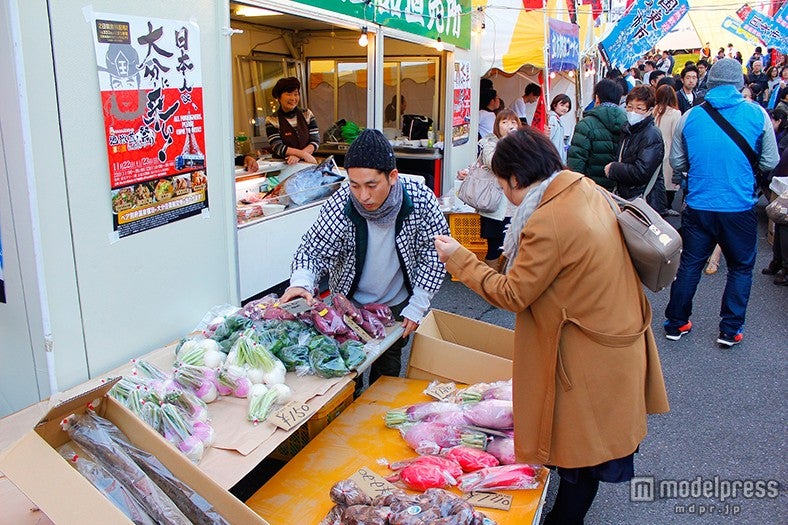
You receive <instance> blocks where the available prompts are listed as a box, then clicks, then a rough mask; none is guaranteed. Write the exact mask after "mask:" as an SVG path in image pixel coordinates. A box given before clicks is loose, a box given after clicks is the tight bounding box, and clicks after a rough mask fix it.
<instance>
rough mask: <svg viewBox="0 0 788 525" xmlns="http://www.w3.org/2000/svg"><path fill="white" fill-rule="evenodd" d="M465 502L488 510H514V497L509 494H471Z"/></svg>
mask: <svg viewBox="0 0 788 525" xmlns="http://www.w3.org/2000/svg"><path fill="white" fill-rule="evenodd" d="M465 501H467V502H468V503H470V504H471V505H473V506H474V507H484V508H486V509H500V510H506V511H508V510H510V509H511V508H512V497H511V496H510V495H509V494H501V493H500V492H471V493H470V494H469V495H468V496H467V497H466V498H465Z"/></svg>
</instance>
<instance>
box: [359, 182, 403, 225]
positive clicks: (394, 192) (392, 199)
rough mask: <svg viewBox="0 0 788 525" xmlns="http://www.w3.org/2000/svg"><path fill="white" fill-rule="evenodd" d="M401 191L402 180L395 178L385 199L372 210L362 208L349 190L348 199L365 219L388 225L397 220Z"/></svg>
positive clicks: (400, 205)
mask: <svg viewBox="0 0 788 525" xmlns="http://www.w3.org/2000/svg"><path fill="white" fill-rule="evenodd" d="M402 192H403V186H402V181H401V180H397V183H396V184H394V185H393V186H392V187H391V191H389V194H388V197H386V200H385V201H383V204H381V205H380V208H378V209H377V210H372V211H369V210H367V209H366V208H364V206H363V205H362V204H361V203H360V202H359V201H358V199H356V196H355V195H353V192H352V191H351V192H350V200H351V202H352V203H353V207H355V208H356V211H357V212H358V214H359V215H361V216H362V217H364V218H365V219H366V220H368V221H371V222H374V223H375V224H377V225H378V226H390V225H392V224H394V221H396V220H397V214H398V213H399V210H400V208H401V207H402Z"/></svg>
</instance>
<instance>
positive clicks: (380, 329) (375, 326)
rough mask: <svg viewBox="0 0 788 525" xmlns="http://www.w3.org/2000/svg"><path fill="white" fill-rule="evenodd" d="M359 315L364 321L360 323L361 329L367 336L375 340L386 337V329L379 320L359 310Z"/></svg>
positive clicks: (371, 314) (373, 315) (369, 313)
mask: <svg viewBox="0 0 788 525" xmlns="http://www.w3.org/2000/svg"><path fill="white" fill-rule="evenodd" d="M361 315H362V317H363V318H364V321H363V322H362V323H361V328H363V329H364V331H366V332H367V333H368V334H369V335H371V336H372V337H373V338H375V339H382V338H384V337H386V327H385V326H383V323H382V322H381V321H380V319H378V318H377V316H375V314H373V313H372V312H369V311H368V310H361Z"/></svg>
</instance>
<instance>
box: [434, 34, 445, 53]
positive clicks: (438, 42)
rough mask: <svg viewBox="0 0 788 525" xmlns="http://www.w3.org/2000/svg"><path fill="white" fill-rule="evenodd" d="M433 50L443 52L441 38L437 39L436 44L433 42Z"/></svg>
mask: <svg viewBox="0 0 788 525" xmlns="http://www.w3.org/2000/svg"><path fill="white" fill-rule="evenodd" d="M435 49H437V50H438V53H442V52H443V41H442V40H441V37H438V40H437V42H435Z"/></svg>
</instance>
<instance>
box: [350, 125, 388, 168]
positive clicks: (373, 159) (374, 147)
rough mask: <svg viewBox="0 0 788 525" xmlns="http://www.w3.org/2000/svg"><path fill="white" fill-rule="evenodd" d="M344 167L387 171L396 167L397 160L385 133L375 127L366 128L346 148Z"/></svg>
mask: <svg viewBox="0 0 788 525" xmlns="http://www.w3.org/2000/svg"><path fill="white" fill-rule="evenodd" d="M344 167H345V169H348V168H372V169H374V170H378V171H382V172H384V173H389V172H390V171H391V170H393V169H396V168H397V161H396V159H395V158H394V150H393V149H392V147H391V144H390V143H389V141H388V139H387V138H386V137H385V135H383V133H382V132H380V131H379V130H377V129H370V128H367V129H365V130H364V131H362V132H361V133H359V134H358V136H357V137H356V140H354V141H353V143H352V144H351V145H350V147H349V148H348V150H347V153H346V154H345V164H344Z"/></svg>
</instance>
